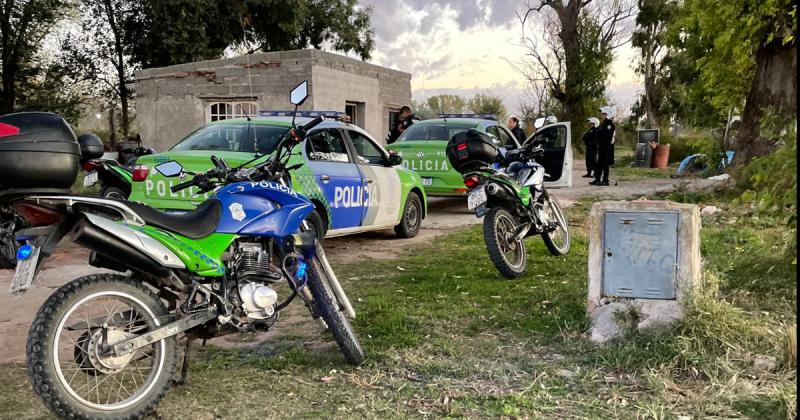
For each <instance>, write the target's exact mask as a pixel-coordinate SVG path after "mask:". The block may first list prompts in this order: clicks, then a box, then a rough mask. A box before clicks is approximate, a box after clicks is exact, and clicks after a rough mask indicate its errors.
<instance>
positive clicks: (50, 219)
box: [12, 201, 61, 226]
mask: <svg viewBox="0 0 800 420" xmlns="http://www.w3.org/2000/svg"><path fill="white" fill-rule="evenodd" d="M12 207H14V210H15V211H16V212H17V214H19V215H20V216H22V218H23V219H25V220H27V221H28V222H29V223H30V224H31V225H33V226H49V225H53V224H56V223H58V222H59V221H60V220H61V214H59V213H58V212H56V211H54V210H52V209H49V208H47V207H42V206H37V205H35V204H32V203H27V202H24V201H20V202H17V203H14V204H13V205H12Z"/></svg>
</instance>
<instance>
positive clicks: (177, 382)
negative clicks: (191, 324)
mask: <svg viewBox="0 0 800 420" xmlns="http://www.w3.org/2000/svg"><path fill="white" fill-rule="evenodd" d="M192 341H194V339H193V338H191V337H186V347H185V348H184V349H183V363H182V364H181V373H180V375H179V376H178V378H177V379H176V380H175V381H174V382H175V385H183V384H185V383H186V375H187V374H188V373H189V352H190V350H191V348H192ZM203 341H204V342H205V340H203ZM203 344H205V343H203Z"/></svg>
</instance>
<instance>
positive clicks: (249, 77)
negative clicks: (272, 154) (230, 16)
mask: <svg viewBox="0 0 800 420" xmlns="http://www.w3.org/2000/svg"><path fill="white" fill-rule="evenodd" d="M239 24H240V25H242V38H243V39H244V43H245V44H247V29H245V27H244V21H242V18H241V16H240V17H239ZM245 56H246V57H247V63H246V64H245V68H247V84H248V85H249V87H250V100H253V99H255V95H253V77H252V75H251V74H250V67H252V66H251V65H250V52H247V53H245ZM256 103H258V101H256ZM242 113H244V116H245V118H247V122H251V121H252V120H251V119H250V115H248V113H247V110H245V107H244V105H242ZM247 131H252V132H253V152H255V153H256V154H258V140H257V139H256V130H253V129H252V127H251V126H250V124H248V125H247Z"/></svg>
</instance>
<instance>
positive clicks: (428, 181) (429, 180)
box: [422, 178, 433, 187]
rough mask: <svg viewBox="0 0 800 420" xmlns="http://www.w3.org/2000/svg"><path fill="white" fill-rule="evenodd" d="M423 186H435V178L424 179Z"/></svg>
mask: <svg viewBox="0 0 800 420" xmlns="http://www.w3.org/2000/svg"><path fill="white" fill-rule="evenodd" d="M422 185H424V186H426V187H430V186H431V185H433V178H422Z"/></svg>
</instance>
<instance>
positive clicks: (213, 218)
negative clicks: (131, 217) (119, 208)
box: [126, 200, 222, 239]
mask: <svg viewBox="0 0 800 420" xmlns="http://www.w3.org/2000/svg"><path fill="white" fill-rule="evenodd" d="M126 204H127V206H128V207H129V208H130V209H131V210H133V211H134V212H135V213H136V214H138V215H139V216H140V217H141V218H142V220H144V221H145V223H147V224H148V225H150V226H154V227H157V228H160V229H164V230H167V231H170V232H174V233H177V234H178V235H181V236H185V237H187V238H189V239H200V238H204V237H206V236H208V235H210V234H212V233H214V231H215V230H216V229H217V226H218V225H219V220H220V216H221V215H222V206H221V205H220V203H219V201H217V200H206V201H204V202H203V203H202V204H200V205H199V206H197V208H196V209H194V210H192V211H190V212H186V213H165V212H162V211H158V210H156V209H154V208H152V207H149V206H146V205H144V204H139V203H132V202H129V203H126Z"/></svg>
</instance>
